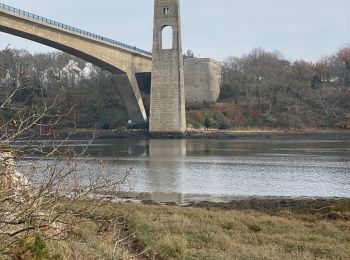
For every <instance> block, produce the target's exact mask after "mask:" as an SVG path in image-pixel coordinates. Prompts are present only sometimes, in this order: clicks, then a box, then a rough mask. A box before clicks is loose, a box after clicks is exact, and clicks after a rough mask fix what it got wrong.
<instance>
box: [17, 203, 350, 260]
mask: <svg viewBox="0 0 350 260" xmlns="http://www.w3.org/2000/svg"><path fill="white" fill-rule="evenodd" d="M276 200H277V201H279V203H278V205H284V206H283V207H282V209H281V208H280V207H270V206H267V207H265V206H262V205H269V204H270V203H269V201H270V202H271V200H269V199H266V201H264V200H260V201H259V203H260V206H259V207H254V206H253V207H250V206H246V207H244V209H243V208H234V207H233V208H232V207H230V205H226V206H225V204H223V205H218V204H207V205H205V204H204V205H202V206H201V207H199V208H188V207H179V206H160V205H141V204H135V203H124V204H115V203H110V202H107V201H105V202H103V203H101V202H100V201H99V202H97V201H91V200H87V201H85V202H84V203H82V204H81V205H75V207H72V208H71V213H72V215H76V214H75V213H76V212H79V220H80V221H76V222H75V225H74V226H73V227H72V229H71V231H70V232H69V234H68V236H67V237H66V239H64V240H50V241H47V242H45V241H40V240H39V239H38V238H33V239H28V240H27V241H26V243H24V244H22V245H21V246H17V247H16V248H14V251H12V252H13V253H14V254H15V255H19V256H21V255H22V256H26V258H25V259H30V258H31V257H32V259H38V258H36V256H42V258H41V259H47V258H51V259H281V258H284V259H348V256H349V254H350V248H349V243H350V232H349V231H350V203H349V201H338V202H337V201H329V202H322V203H318V202H317V201H309V203H305V201H299V202H298V201H297V200H293V201H284V200H278V199H276ZM245 202H246V203H245ZM245 202H244V203H243V204H248V205H250V203H249V202H250V201H249V199H248V200H246V201H245ZM96 203H97V204H96ZM284 203H285V204H284ZM304 203H305V204H304ZM87 204H88V206H86V209H87V210H86V211H85V213H82V212H81V211H80V210H79V209H81V207H84V206H85V205H87ZM94 204H96V205H98V207H96V205H95V206H94ZM272 204H273V203H272ZM295 205H304V206H301V207H299V208H298V207H295ZM306 206H307V207H306ZM38 240H39V241H38ZM22 259H24V258H22ZM39 259H40V258H39Z"/></svg>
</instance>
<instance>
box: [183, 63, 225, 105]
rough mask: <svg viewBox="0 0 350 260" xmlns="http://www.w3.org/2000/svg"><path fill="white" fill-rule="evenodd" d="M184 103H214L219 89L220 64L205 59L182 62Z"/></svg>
mask: <svg viewBox="0 0 350 260" xmlns="http://www.w3.org/2000/svg"><path fill="white" fill-rule="evenodd" d="M184 77H185V96H186V102H188V103H192V102H204V101H205V102H216V101H217V100H218V98H219V95H220V88H221V64H220V63H219V62H218V61H215V60H213V59H207V58H186V59H185V60H184Z"/></svg>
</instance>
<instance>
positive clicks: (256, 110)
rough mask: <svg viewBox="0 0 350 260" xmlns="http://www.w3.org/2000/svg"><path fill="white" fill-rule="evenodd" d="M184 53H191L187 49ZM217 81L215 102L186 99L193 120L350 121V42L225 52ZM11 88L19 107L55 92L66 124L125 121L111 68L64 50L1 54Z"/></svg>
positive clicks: (0, 74)
mask: <svg viewBox="0 0 350 260" xmlns="http://www.w3.org/2000/svg"><path fill="white" fill-rule="evenodd" d="M185 55H189V56H191V57H193V53H192V52H188V53H187V54H185ZM86 74H88V75H86ZM222 83H223V84H222V88H221V95H220V99H219V101H218V104H204V105H203V104H202V105H195V104H189V105H188V113H187V117H188V122H189V124H190V125H192V126H196V127H215V128H233V127H279V128H307V127H328V128H334V127H337V128H349V127H350V123H349V122H350V46H345V47H344V48H341V49H340V50H339V51H337V52H336V53H335V54H333V55H330V56H326V57H324V58H322V59H320V60H319V61H317V62H306V61H303V60H299V61H288V60H286V59H285V58H284V57H283V56H282V54H281V53H279V52H277V51H276V52H267V51H265V50H263V49H261V48H257V49H254V50H252V51H251V52H250V53H249V54H247V55H244V56H242V57H232V56H230V57H228V58H226V59H225V60H224V61H223V82H222ZM13 89H19V91H17V92H16V95H15V96H13V97H12V98H13V101H14V102H17V103H18V104H21V105H29V106H31V105H34V104H35V103H36V102H37V100H38V98H37V97H41V96H42V95H43V94H44V95H45V97H46V98H47V99H48V100H50V99H51V101H52V99H54V98H55V99H56V98H57V97H58V98H59V104H60V105H59V107H60V109H61V110H62V111H63V112H67V111H70V110H72V109H73V112H72V113H70V117H69V118H67V119H66V120H65V121H64V122H63V123H62V126H63V127H69V126H76V127H81V128H95V127H97V128H103V129H110V128H116V127H121V126H126V125H127V121H128V116H127V112H126V109H125V106H124V104H123V102H122V100H121V96H120V94H119V92H118V88H117V86H116V85H115V84H114V83H113V81H112V80H111V75H110V73H108V72H106V71H103V70H101V69H100V68H98V67H95V66H92V65H91V64H90V66H88V67H87V65H86V63H85V62H84V61H83V60H81V59H78V58H75V57H73V56H71V55H68V54H65V53H61V52H54V53H42V54H31V53H30V52H28V51H26V50H15V49H9V50H8V51H6V52H2V53H0V92H1V95H0V101H1V99H3V98H4V97H6V96H8V95H9V94H10V93H12V92H13ZM42 92H44V93H42ZM146 92H148V91H146ZM146 92H145V93H144V97H145V99H148V98H149V93H146ZM144 103H145V104H149V100H144ZM223 104H225V105H224V106H223ZM7 116H11V115H7Z"/></svg>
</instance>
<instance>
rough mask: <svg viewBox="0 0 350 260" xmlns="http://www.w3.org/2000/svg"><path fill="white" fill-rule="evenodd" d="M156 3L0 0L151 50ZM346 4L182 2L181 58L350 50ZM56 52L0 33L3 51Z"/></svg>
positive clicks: (320, 0)
mask: <svg viewBox="0 0 350 260" xmlns="http://www.w3.org/2000/svg"><path fill="white" fill-rule="evenodd" d="M153 1H154V0H99V1H89V0H57V1H50V0H12V1H7V0H0V3H3V4H7V5H10V6H13V7H16V8H19V9H22V10H25V11H28V12H32V13H34V14H37V15H41V16H44V17H46V18H50V19H53V20H56V21H59V22H62V23H65V24H68V25H71V26H74V27H77V28H80V29H84V30H86V31H89V32H92V33H96V34H99V35H102V36H106V37H109V38H112V39H114V40H118V41H121V42H124V43H127V44H130V45H132V46H137V47H139V48H142V49H145V50H151V49H152V35H153ZM349 10H350V0H182V1H181V16H182V40H183V50H184V52H185V51H186V50H188V49H191V50H192V51H193V52H194V54H195V55H196V56H199V57H210V58H214V59H217V60H219V61H222V60H224V59H225V58H227V57H228V56H239V57H240V56H242V55H244V54H248V53H249V52H250V51H251V50H252V49H253V48H256V47H261V48H264V49H265V50H267V51H275V50H278V51H280V52H281V53H282V54H283V56H284V57H285V58H286V59H288V60H299V59H304V60H307V61H316V60H318V59H320V58H322V57H324V56H325V55H331V54H333V53H335V52H336V51H337V50H338V49H339V48H341V47H344V46H345V45H346V44H350V15H349ZM8 43H9V44H10V45H11V47H12V48H18V49H21V48H24V49H28V50H29V51H31V52H47V51H54V50H53V49H51V48H49V47H46V46H43V45H40V44H37V43H34V42H30V41H27V40H24V39H21V38H17V37H14V36H11V35H8V34H4V33H0V48H1V47H3V46H6V45H7V44H8Z"/></svg>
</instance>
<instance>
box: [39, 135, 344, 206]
mask: <svg viewBox="0 0 350 260" xmlns="http://www.w3.org/2000/svg"><path fill="white" fill-rule="evenodd" d="M69 145H71V146H75V147H84V146H85V144H84V142H83V141H72V142H71V143H70V144H69ZM89 155H90V159H89V160H88V161H86V160H80V161H79V168H78V170H79V171H80V172H81V173H82V174H86V173H87V172H88V173H97V174H98V173H99V172H100V171H101V164H102V165H106V166H105V167H104V168H103V171H104V172H108V174H112V175H115V176H116V177H118V178H122V177H123V176H124V175H125V173H126V172H129V176H128V185H125V186H123V189H124V191H128V193H127V195H128V196H131V197H140V196H141V195H140V193H142V194H143V193H147V196H146V195H142V196H146V197H143V198H146V199H152V200H155V201H175V202H186V201H194V200H212V201H216V200H224V201H227V200H231V199H233V198H237V197H247V196H286V197H347V198H350V140H349V141H332V140H296V141H290V140H288V141H280V140H260V141H259V140H215V139H188V140H144V139H139V140H137V139H136V140H135V139H109V140H96V141H95V143H94V144H92V145H91V146H90V148H89ZM43 163H44V164H45V162H43ZM84 176H85V175H84ZM130 192H131V193H130Z"/></svg>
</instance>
